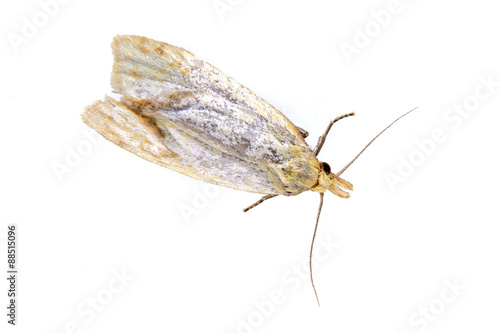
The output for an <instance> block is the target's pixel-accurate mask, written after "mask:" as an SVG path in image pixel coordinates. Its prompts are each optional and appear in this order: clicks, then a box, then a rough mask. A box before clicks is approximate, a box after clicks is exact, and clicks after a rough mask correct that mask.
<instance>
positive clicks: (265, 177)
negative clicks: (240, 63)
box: [84, 36, 319, 195]
mask: <svg viewBox="0 0 500 333" xmlns="http://www.w3.org/2000/svg"><path fill="white" fill-rule="evenodd" d="M112 46H113V51H114V55H115V64H114V70H113V76H112V85H113V87H114V89H115V90H116V92H118V93H120V94H122V96H123V100H122V103H118V102H116V101H114V100H111V99H110V98H108V99H107V100H106V101H104V102H98V103H97V104H94V105H93V106H91V107H89V108H88V109H87V111H86V113H88V114H89V116H85V115H84V118H85V117H87V118H88V119H91V118H90V115H93V119H94V120H93V121H88V120H87V121H86V122H87V123H88V124H89V126H91V127H94V128H96V129H97V130H98V131H99V132H100V133H101V134H103V133H104V134H103V135H104V136H105V137H106V138H108V139H110V140H111V141H113V142H115V143H118V144H119V145H121V146H122V147H124V148H126V149H127V150H129V151H131V152H134V153H135V154H137V155H139V156H141V157H143V158H145V159H147V160H150V161H152V162H154V163H157V164H160V165H163V166H166V167H168V168H171V169H174V170H176V171H178V172H181V173H183V174H186V175H188V176H191V177H193V178H197V179H201V180H203V181H206V182H210V183H214V184H219V185H224V186H228V187H232V188H237V189H240V190H245V191H249V192H258V193H263V194H284V195H294V194H298V193H300V192H302V191H305V190H307V189H310V188H311V187H312V186H313V185H314V184H315V183H316V182H317V176H318V169H319V164H318V163H319V162H318V161H317V159H316V157H315V156H314V154H313V153H312V152H311V150H310V148H309V147H308V145H307V144H306V142H305V141H304V139H303V137H302V135H301V133H300V132H299V130H298V129H297V128H296V127H295V126H294V125H293V124H292V123H291V122H290V121H289V120H288V119H287V118H286V117H285V116H283V115H282V114H281V113H280V112H279V111H277V110H276V109H275V108H274V107H272V106H271V105H270V104H268V103H266V102H265V101H264V100H262V99H260V98H259V97H257V96H256V95H255V94H253V93H252V92H251V91H250V90H249V89H247V88H245V87H243V86H242V85H240V84H239V83H237V82H236V81H235V80H233V79H231V78H229V77H227V76H226V75H224V74H223V73H221V72H220V71H219V70H217V69H216V68H215V67H213V66H211V65H210V64H208V63H205V62H203V61H201V60H198V59H196V58H195V57H194V56H193V55H192V54H191V53H189V52H188V51H186V50H183V49H181V48H177V47H174V46H172V45H169V44H166V43H160V42H156V41H153V40H150V39H147V38H144V37H138V36H118V37H116V38H115V40H114V42H113V45H112ZM114 113H118V114H123V116H120V117H124V118H125V119H131V120H132V121H130V123H129V124H130V128H129V130H130V131H132V133H136V134H134V135H135V136H136V138H137V132H140V133H142V132H144V133H142V134H140V135H139V136H138V137H139V139H142V138H143V137H147V136H146V134H149V135H150V136H151V135H152V133H154V135H153V136H154V139H148V140H142V141H141V143H140V144H134V139H132V138H130V137H129V136H128V135H127V131H126V130H124V126H123V121H121V122H120V121H119V122H115V117H114V116H112V114H114ZM125 115H126V116H125ZM120 117H118V118H120ZM106 122H108V123H111V124H107V125H103V123H106ZM138 123H140V124H142V125H143V126H142V127H141V126H139V128H138V129H135V130H134V126H136V125H137V124H138ZM115 124H116V126H115ZM115 127H116V130H112V128H115ZM149 129H151V130H152V131H148V130H149ZM149 143H150V144H149ZM158 143H160V144H161V145H162V146H163V147H162V148H155V146H156V145H157V144H158ZM142 150H151V151H152V152H142ZM160 151H162V153H159V152H160ZM160 155H161V156H160Z"/></svg>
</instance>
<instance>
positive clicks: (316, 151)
mask: <svg viewBox="0 0 500 333" xmlns="http://www.w3.org/2000/svg"><path fill="white" fill-rule="evenodd" d="M349 116H354V112H351V113H346V114H343V115H341V116H338V117H337V118H335V119H333V120H332V121H330V123H329V124H328V126H327V127H326V130H325V133H323V134H322V135H321V136H320V137H319V139H318V143H317V144H316V148H314V154H315V155H316V156H318V154H319V152H320V150H321V148H322V147H323V144H324V143H325V140H326V136H327V135H328V132H330V129H331V128H332V125H333V124H335V123H336V122H337V121H339V120H340V119H343V118H346V117H349Z"/></svg>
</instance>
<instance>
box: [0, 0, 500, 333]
mask: <svg viewBox="0 0 500 333" xmlns="http://www.w3.org/2000/svg"><path fill="white" fill-rule="evenodd" d="M41 1H42V2H37V1H33V0H27V1H18V2H9V4H8V5H7V7H6V5H5V4H3V5H2V7H3V8H2V10H1V11H0V12H1V14H0V15H1V17H0V22H2V62H1V65H0V66H1V73H2V80H1V83H0V85H1V91H2V94H1V103H2V111H1V112H2V121H1V122H0V126H1V127H0V142H1V151H2V156H3V158H2V163H1V166H0V168H1V169H0V171H1V172H0V177H1V178H0V181H1V189H2V191H1V194H0V195H1V198H0V201H1V220H0V242H1V243H2V244H1V247H0V249H1V251H0V258H1V261H0V262H1V265H0V267H1V270H2V272H6V270H7V268H6V246H5V237H6V229H7V224H10V223H17V225H18V230H19V249H18V250H19V256H18V260H19V271H20V274H19V283H18V326H17V327H16V331H18V332H46V333H52V332H53V333H56V332H57V333H59V332H142V331H144V332H244V333H249V332H305V331H312V332H394V333H399V332H409V333H413V332H471V331H488V332H494V331H497V332H498V331H499V329H500V322H499V321H498V313H500V302H499V298H500V286H499V281H500V270H499V262H500V260H499V259H500V258H499V257H500V242H499V241H498V239H499V236H500V234H499V232H500V228H499V223H500V219H499V213H498V198H499V196H498V186H499V185H500V182H499V176H498V170H499V167H500V163H499V162H498V158H497V156H498V143H499V139H500V135H499V134H498V133H499V132H498V127H499V125H500V116H499V114H498V108H499V105H500V98H499V95H500V86H499V84H498V82H500V71H499V66H498V64H499V61H498V59H500V47H499V44H498V32H499V31H500V21H499V20H498V9H497V8H494V6H495V4H494V2H491V1H487V0H482V1H474V2H472V1H469V2H460V3H459V2H456V1H451V0H449V1H428V0H427V1H425V0H421V1H409V0H401V1H400V2H399V4H397V3H396V4H397V5H396V10H393V13H392V14H391V15H390V19H389V18H388V17H387V15H386V16H384V15H383V14H384V13H387V10H388V9H393V8H394V5H392V4H391V2H390V1H389V0H382V1H351V2H349V3H347V2H345V1H342V2H340V1H336V2H332V1H307V2H306V1H273V2H270V1H263V0H253V1H245V0H240V1H237V0H220V1H219V2H214V1H213V0H206V1H163V2H159V1H107V2H103V1H77V0H73V1H67V3H64V4H63V3H62V0H61V3H59V2H58V7H57V8H56V7H54V5H53V4H54V2H51V3H52V5H50V6H49V5H45V6H44V5H43V3H50V2H49V0H45V2H44V0H41ZM217 4H218V5H219V12H218V11H217V10H216V8H215V6H214V5H217ZM224 5H225V6H226V7H223V6H224ZM47 6H48V7H47ZM44 7H45V8H46V9H45V11H49V12H50V14H51V15H48V14H44V9H43V8H44ZM47 8H49V9H47ZM224 8H225V9H224ZM370 12H372V14H370ZM373 13H375V14H373ZM377 13H378V14H377ZM377 15H378V17H379V19H380V17H382V18H383V19H384V20H385V21H384V22H383V23H384V24H383V25H385V26H381V24H380V23H377V20H376V19H375V17H376V16H377ZM45 19H46V20H45ZM33 23H35V24H37V25H38V26H39V27H38V28H37V31H29V29H28V28H27V27H26V26H27V25H29V24H33ZM23 27H24V28H23ZM23 29H24V31H23ZM365 29H369V34H370V35H371V36H368V37H365V39H364V40H363V37H362V36H361V33H360V31H364V30H365ZM370 29H371V30H370ZM23 33H24V36H23ZM116 34H136V35H143V36H147V37H150V38H154V39H157V40H160V41H165V42H168V43H171V44H173V45H177V46H181V47H183V48H185V49H187V50H189V51H191V52H193V53H194V54H195V55H197V56H198V57H199V58H201V59H203V60H205V61H208V62H210V63H211V64H213V65H214V66H216V67H218V68H219V69H221V70H222V71H223V72H224V73H226V74H227V75H229V76H231V77H233V78H235V79H237V80H238V81H239V82H241V83H242V84H244V85H246V86H247V87H249V88H250V89H252V90H253V91H254V92H255V93H256V94H257V95H259V96H261V97H263V98H264V99H265V100H267V101H268V102H269V103H271V104H273V105H274V106H275V107H277V108H278V109H279V110H281V111H283V113H285V114H286V115H287V116H289V118H290V119H291V120H292V121H293V122H294V123H295V124H296V125H298V126H300V127H303V128H305V129H307V130H308V131H309V132H310V138H308V140H309V143H310V144H311V145H314V144H315V143H316V140H317V137H318V136H319V135H320V134H321V133H322V132H323V130H324V127H325V126H326V124H327V122H328V121H329V120H330V119H332V118H334V117H335V116H337V115H340V114H343V113H346V112H350V111H355V112H356V114H357V116H356V117H352V118H350V119H346V120H342V121H341V122H340V123H338V124H336V125H335V127H334V129H333V131H332V133H331V135H330V136H329V138H328V140H327V142H326V144H325V147H324V148H323V151H322V152H321V154H320V159H322V160H325V161H327V162H329V163H330V165H331V166H332V169H333V170H334V171H336V170H339V169H340V168H341V167H342V166H343V165H345V164H346V163H347V162H348V161H349V160H350V159H351V158H352V157H353V156H354V155H355V154H356V153H357V152H358V151H359V150H360V149H361V148H362V147H363V146H364V144H366V143H367V142H368V141H369V140H370V139H371V138H372V137H373V136H374V135H375V134H376V133H377V132H378V131H380V130H381V129H382V128H383V127H384V126H386V125H387V124H388V123H389V122H391V121H392V120H393V119H395V118H396V117H397V116H399V115H401V114H402V113H404V112H406V111H408V110H410V109H411V108H413V107H415V106H419V109H418V110H417V111H416V112H414V113H413V114H411V115H410V116H408V117H407V118H404V119H403V120H402V121H400V122H399V123H397V125H396V126H394V127H393V128H391V129H390V131H388V132H387V133H385V134H384V135H383V136H382V137H381V138H380V139H379V140H377V141H376V142H375V143H374V145H373V146H371V147H370V148H369V149H368V150H367V151H366V153H365V154H364V155H363V156H362V157H361V158H360V159H359V160H358V161H357V162H356V163H355V164H354V165H353V166H352V167H351V168H350V169H349V170H348V171H346V172H345V173H344V174H343V176H344V177H345V178H346V179H347V180H349V181H350V182H352V183H353V184H354V189H355V190H354V192H353V193H352V197H351V198H350V199H347V200H345V199H340V198H338V197H335V196H334V195H332V194H331V193H328V194H327V195H326V196H325V205H324V209H323V215H322V218H321V221H320V226H319V231H318V236H317V237H318V238H317V239H318V240H319V241H320V242H318V243H317V244H316V246H317V248H318V249H319V250H320V251H322V252H320V254H321V255H322V257H321V258H322V261H321V264H320V266H319V268H318V269H317V270H316V272H315V281H316V286H317V289H318V293H319V297H320V300H321V307H319V308H318V306H317V304H316V300H315V299H314V294H313V291H312V288H311V285H310V283H309V280H308V276H307V274H306V273H307V271H304V270H303V269H302V268H301V269H299V275H294V273H292V269H294V268H293V267H300V266H301V265H302V264H303V263H304V262H307V259H306V258H307V257H308V255H309V252H308V251H309V245H310V241H311V236H312V231H313V226H314V219H315V216H316V211H317V205H318V201H319V198H318V195H317V194H316V193H312V192H309V193H304V194H301V195H299V196H297V197H293V198H284V197H281V198H275V199H272V200H271V201H268V202H266V203H264V204H262V205H261V206H260V207H258V208H256V209H255V210H253V211H250V212H248V213H246V214H244V213H242V211H241V209H242V208H244V207H246V206H248V205H249V204H251V203H253V202H254V201H256V200H257V199H258V198H259V197H260V196H259V195H257V194H251V193H245V192H240V191H237V190H232V189H227V188H222V187H217V188H216V189H215V190H214V187H207V185H206V184H204V183H201V182H199V181H196V180H193V179H191V178H188V177H186V176H183V175H181V174H178V173H175V172H173V171H170V170H167V169H164V168H161V167H159V166H156V165H154V164H152V163H149V162H146V161H144V160H142V159H140V158H138V157H136V156H135V155H133V154H131V153H128V152H126V151H125V150H122V149H120V148H118V147H117V146H115V145H113V144H111V143H109V142H107V141H106V142H104V141H103V142H97V143H90V146H89V141H88V139H87V136H86V135H85V133H87V132H88V129H87V127H86V126H85V125H84V124H83V123H82V121H81V118H80V113H81V111H82V109H83V108H84V107H85V106H86V105H88V104H90V103H91V102H93V101H94V100H96V99H100V98H102V97H103V96H104V95H105V94H109V93H110V92H111V87H110V84H109V77H110V71H111V66H112V56H111V50H110V47H109V44H110V42H111V41H112V38H113V36H114V35H116ZM15 38H17V40H18V41H19V40H20V38H24V40H22V42H20V44H16V43H13V42H12V40H13V39H15ZM347 44H349V45H351V46H352V47H356V48H357V49H356V51H357V53H355V54H351V56H346V54H345V53H343V51H342V48H341V47H342V46H343V47H344V48H345V47H346V45H347ZM481 77H482V78H483V79H488V77H490V79H491V80H492V81H493V82H494V83H495V82H496V83H495V84H496V85H493V86H492V87H490V90H491V92H490V91H488V90H487V87H485V86H484V85H483V84H482V83H481V81H480V80H481V79H480V78H481ZM478 92H479V94H480V96H481V100H479V99H478V98H477V97H475V94H477V93H478ZM486 95H487V96H486ZM474 102H477V105H474ZM464 103H465V104H467V103H469V104H467V107H468V108H469V109H471V110H472V111H470V112H469V113H468V114H467V116H466V117H465V118H456V117H457V114H456V113H450V112H454V111H453V107H454V105H455V106H462V108H463V105H464ZM450 109H451V111H450ZM447 115H448V117H451V116H454V117H455V118H453V119H454V120H453V121H451V119H449V118H445V117H446V116H447ZM447 119H448V120H447ZM435 130H438V131H439V130H441V131H442V132H443V133H444V135H445V139H444V140H441V142H439V143H435V144H427V146H426V147H427V150H428V151H427V154H424V152H422V150H421V149H419V148H418V145H417V143H416V142H428V140H429V139H430V138H432V133H433V131H435ZM433 145H434V148H433V149H431V148H432V147H431V146H433ZM82 147H83V148H87V149H88V150H87V151H86V153H85V156H83V157H81V159H75V157H74V156H73V157H72V158H73V160H72V161H73V163H72V166H68V165H67V159H68V158H70V155H71V153H70V151H74V150H77V149H80V150H81V149H83V148H82ZM410 159H411V160H412V161H413V162H414V164H417V165H414V166H413V167H412V168H413V170H409V169H408V165H407V166H406V169H404V170H403V166H401V163H403V162H401V161H402V160H407V161H408V160H410ZM58 165H59V166H60V165H66V166H67V167H68V170H69V171H68V170H66V172H64V173H63V174H59V177H58V175H57V173H56V172H55V169H54V168H55V166H58ZM398 168H399V169H400V170H399V171H398ZM398 172H399V173H398ZM401 172H403V174H401ZM388 173H391V174H392V175H393V176H394V175H399V176H400V177H401V178H400V179H399V182H397V183H395V184H393V186H392V187H391V186H390V185H389V183H388V181H387V179H386V177H387V174H388ZM204 191H209V192H208V194H209V197H206V196H205V197H204V198H205V200H203V199H202V198H200V194H199V193H203V192H204ZM181 211H184V212H186V211H189V212H191V213H193V215H190V216H187V215H186V213H184V215H183V213H181ZM194 213H196V214H194ZM327 240H329V241H330V242H332V241H333V243H335V244H337V245H336V248H333V247H330V248H328V249H329V250H331V253H329V252H327V251H326V250H325V248H324V247H323V248H322V246H321V241H323V243H324V244H327V243H328V241H327ZM304 260H305V261H304ZM295 270H296V269H295ZM123 272H124V274H125V275H127V276H128V278H127V279H128V280H125V282H120V281H119V280H116V278H115V275H117V274H122V273H123ZM304 272H306V273H304ZM5 274H6V273H5ZM304 274H305V276H303V275H304ZM0 275H1V276H4V273H1V274H0ZM1 281H2V282H1V283H0V304H1V308H2V309H3V310H2V311H1V314H0V318H2V319H1V323H0V327H1V331H2V332H3V331H8V332H14V330H13V329H12V327H11V325H7V323H6V320H7V317H6V315H5V313H6V309H5V306H6V304H7V301H8V299H7V296H6V294H7V284H6V280H5V279H4V278H2V279H1ZM447 281H448V282H447ZM450 284H458V289H457V287H455V288H454V290H451V289H450V287H449V285H450ZM297 286H298V288H296V287H297ZM280 293H281V294H282V296H281V297H280V298H279V299H278V301H279V302H280V303H279V304H273V305H271V303H270V302H271V294H280ZM93 299H94V300H95V304H94V307H92V300H93ZM256 304H260V305H256ZM426 311H427V312H428V314H427V315H425V314H424V313H425V312H426ZM6 327H7V328H8V330H5V328H6Z"/></svg>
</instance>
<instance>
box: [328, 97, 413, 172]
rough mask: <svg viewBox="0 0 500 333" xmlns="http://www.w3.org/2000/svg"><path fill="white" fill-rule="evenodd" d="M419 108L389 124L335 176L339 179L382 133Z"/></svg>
mask: <svg viewBox="0 0 500 333" xmlns="http://www.w3.org/2000/svg"><path fill="white" fill-rule="evenodd" d="M416 108H418V106H417V107H414V108H413V109H411V110H410V111H408V112H406V113H405V114H404V115H402V116H399V117H398V118H397V119H396V120H394V121H393V122H392V123H390V124H389V126H387V127H386V128H384V129H383V130H382V131H381V132H380V133H379V134H377V135H376V136H375V137H374V138H373V139H372V140H371V141H370V142H368V144H367V145H366V146H365V148H363V149H362V150H361V151H360V152H359V154H358V155H356V157H355V158H353V159H352V161H351V162H349V163H347V165H346V166H345V167H343V168H342V169H341V170H340V171H339V172H338V173H337V174H335V177H339V176H340V175H341V174H342V173H344V171H346V169H347V168H348V167H350V166H351V164H352V163H354V161H356V160H357V159H358V157H359V156H360V155H361V154H363V152H364V151H365V150H366V148H368V146H370V145H371V144H372V142H373V141H375V139H376V138H378V137H379V136H380V135H381V134H382V133H384V132H385V131H387V129H388V128H389V127H391V126H392V125H394V123H395V122H396V121H398V120H399V119H401V118H403V117H404V116H406V115H407V114H409V113H410V112H412V111H414V110H415V109H416Z"/></svg>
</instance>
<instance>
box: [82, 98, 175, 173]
mask: <svg viewBox="0 0 500 333" xmlns="http://www.w3.org/2000/svg"><path fill="white" fill-rule="evenodd" d="M82 119H83V122H84V123H85V124H87V126H89V127H91V128H93V129H95V130H96V131H97V132H98V133H99V134H101V135H102V136H103V137H104V138H105V139H107V140H109V141H111V142H113V143H114V144H116V145H118V146H120V147H122V148H124V149H126V150H128V151H130V152H131V153H134V154H136V155H138V156H140V157H142V158H144V159H145V160H148V161H150V162H153V163H156V164H159V165H161V166H165V167H168V168H175V167H180V164H179V162H177V161H176V158H177V157H178V156H177V155H176V154H175V153H173V152H172V151H171V150H169V149H168V148H167V147H166V146H165V145H164V144H163V142H162V139H161V133H160V132H159V130H158V128H156V127H155V126H154V125H152V124H150V123H149V122H148V121H147V120H145V119H144V118H143V117H141V116H139V115H137V114H136V113H134V112H133V111H131V110H129V109H128V108H127V107H126V106H125V105H123V104H121V103H120V102H118V101H116V100H114V99H113V98H111V97H108V96H106V98H105V100H103V101H96V102H94V103H93V104H92V105H89V106H87V107H86V108H85V110H84V112H83V114H82Z"/></svg>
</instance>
